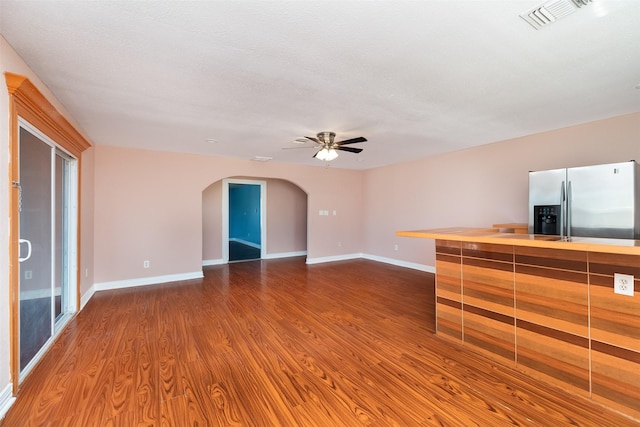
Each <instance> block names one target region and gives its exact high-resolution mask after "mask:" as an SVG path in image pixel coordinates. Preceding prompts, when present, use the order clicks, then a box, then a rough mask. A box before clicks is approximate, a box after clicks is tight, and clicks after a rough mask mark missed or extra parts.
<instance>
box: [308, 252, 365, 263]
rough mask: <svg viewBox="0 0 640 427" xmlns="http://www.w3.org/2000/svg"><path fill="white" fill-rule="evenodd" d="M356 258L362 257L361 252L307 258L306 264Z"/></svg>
mask: <svg viewBox="0 0 640 427" xmlns="http://www.w3.org/2000/svg"><path fill="white" fill-rule="evenodd" d="M356 258H362V254H344V255H333V256H325V257H320V258H307V264H322V263H323V262H333V261H346V260H350V259H356Z"/></svg>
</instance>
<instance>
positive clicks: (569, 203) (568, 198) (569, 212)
mask: <svg viewBox="0 0 640 427" xmlns="http://www.w3.org/2000/svg"><path fill="white" fill-rule="evenodd" d="M571 196H572V194H571V181H569V182H568V183H567V237H571Z"/></svg>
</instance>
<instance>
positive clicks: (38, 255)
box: [19, 127, 53, 371]
mask: <svg viewBox="0 0 640 427" xmlns="http://www.w3.org/2000/svg"><path fill="white" fill-rule="evenodd" d="M19 145H20V155H19V159H20V160H19V167H20V196H19V197H20V200H19V210H20V216H19V221H20V226H19V229H20V255H19V257H20V267H19V272H20V276H19V277H20V279H19V291H20V292H19V295H20V306H19V310H20V315H19V322H20V370H21V371H22V370H23V369H24V368H25V367H26V366H27V365H28V364H29V362H30V361H31V360H32V359H33V358H34V356H35V355H36V354H37V353H38V351H39V350H40V349H41V348H42V346H43V345H44V344H45V343H46V342H47V341H48V340H49V338H50V337H51V335H52V323H51V319H52V304H51V301H52V295H53V290H52V285H51V274H52V271H51V268H52V260H53V251H52V238H53V227H52V217H53V216H52V173H51V172H52V153H53V151H52V147H51V146H50V145H48V144H46V143H45V142H43V141H42V140H41V139H40V138H38V137H37V136H35V135H34V134H32V133H31V132H29V131H28V130H27V129H25V128H23V127H21V128H20V138H19Z"/></svg>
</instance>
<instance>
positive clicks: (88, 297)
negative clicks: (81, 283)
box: [80, 284, 96, 310]
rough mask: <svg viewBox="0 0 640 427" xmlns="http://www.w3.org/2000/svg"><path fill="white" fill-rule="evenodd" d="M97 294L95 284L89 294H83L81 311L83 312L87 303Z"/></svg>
mask: <svg viewBox="0 0 640 427" xmlns="http://www.w3.org/2000/svg"><path fill="white" fill-rule="evenodd" d="M95 293H96V285H95V284H94V285H92V286H91V287H90V288H89V290H88V291H87V292H85V293H84V294H82V296H81V297H80V310H82V309H83V308H84V306H85V305H87V303H88V302H89V300H90V299H91V297H92V296H93V294H95Z"/></svg>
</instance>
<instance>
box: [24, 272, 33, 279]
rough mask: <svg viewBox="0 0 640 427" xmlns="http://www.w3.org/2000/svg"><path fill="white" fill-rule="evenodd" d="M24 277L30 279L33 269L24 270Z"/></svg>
mask: <svg viewBox="0 0 640 427" xmlns="http://www.w3.org/2000/svg"><path fill="white" fill-rule="evenodd" d="M24 278H25V280H31V279H32V278H33V271H31V270H26V271H25V272H24Z"/></svg>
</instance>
